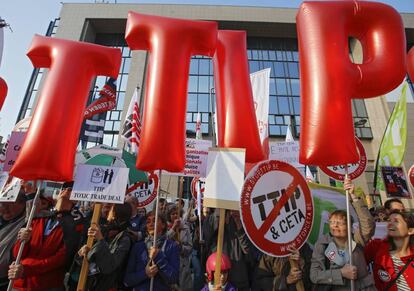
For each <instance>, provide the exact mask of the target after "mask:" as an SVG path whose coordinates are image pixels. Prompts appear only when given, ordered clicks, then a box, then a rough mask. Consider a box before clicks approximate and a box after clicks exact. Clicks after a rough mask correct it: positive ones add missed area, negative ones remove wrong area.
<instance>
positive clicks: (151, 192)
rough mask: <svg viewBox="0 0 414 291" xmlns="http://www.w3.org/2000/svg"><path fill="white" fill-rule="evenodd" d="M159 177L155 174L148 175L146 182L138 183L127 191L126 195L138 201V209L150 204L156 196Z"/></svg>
mask: <svg viewBox="0 0 414 291" xmlns="http://www.w3.org/2000/svg"><path fill="white" fill-rule="evenodd" d="M158 183H159V177H158V174H157V173H156V172H151V173H149V176H148V182H138V183H135V184H134V185H132V186H131V187H130V188H128V190H127V194H129V195H133V196H135V197H136V198H137V199H138V207H145V206H147V205H148V204H150V203H151V202H152V201H153V200H154V199H155V197H157V194H158Z"/></svg>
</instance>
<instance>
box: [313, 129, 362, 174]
mask: <svg viewBox="0 0 414 291" xmlns="http://www.w3.org/2000/svg"><path fill="white" fill-rule="evenodd" d="M355 142H356V145H357V150H358V153H359V161H358V162H357V163H353V164H348V175H349V179H351V180H354V179H356V178H358V177H359V176H361V175H362V173H363V172H364V171H365V168H366V167H367V155H366V153H365V149H364V146H363V145H362V142H361V141H360V140H359V139H358V138H357V137H355ZM320 169H321V170H322V171H323V172H324V173H325V174H327V175H328V176H329V177H331V178H333V179H335V180H338V181H343V180H344V179H345V165H338V166H330V167H325V166H320Z"/></svg>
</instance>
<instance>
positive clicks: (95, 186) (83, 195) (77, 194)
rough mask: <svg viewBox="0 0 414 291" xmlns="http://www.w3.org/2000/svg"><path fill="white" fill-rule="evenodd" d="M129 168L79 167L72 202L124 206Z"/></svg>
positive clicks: (71, 197) (71, 196)
mask: <svg viewBox="0 0 414 291" xmlns="http://www.w3.org/2000/svg"><path fill="white" fill-rule="evenodd" d="M128 174H129V169H128V168H117V167H105V166H95V165H83V164H81V165H78V167H77V171H76V176H75V183H74V185H73V189H72V194H71V195H70V200H76V201H92V202H108V203H118V204H123V203H124V198H125V189H126V187H127V183H128Z"/></svg>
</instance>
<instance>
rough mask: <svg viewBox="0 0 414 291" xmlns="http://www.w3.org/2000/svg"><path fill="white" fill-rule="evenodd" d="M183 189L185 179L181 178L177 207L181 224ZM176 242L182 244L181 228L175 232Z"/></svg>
mask: <svg viewBox="0 0 414 291" xmlns="http://www.w3.org/2000/svg"><path fill="white" fill-rule="evenodd" d="M183 188H184V177H183V176H181V177H180V183H179V187H178V206H177V214H178V217H179V218H180V224H181V219H182V218H181V208H182V206H181V201H182V199H183ZM175 240H176V241H177V242H180V227H179V228H178V229H176V230H175Z"/></svg>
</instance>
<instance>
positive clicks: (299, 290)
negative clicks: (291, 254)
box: [289, 259, 305, 291]
mask: <svg viewBox="0 0 414 291" xmlns="http://www.w3.org/2000/svg"><path fill="white" fill-rule="evenodd" d="M289 262H290V267H291V268H299V264H298V262H297V261H295V260H291V259H289ZM296 290H297V291H305V287H304V286H303V281H302V279H301V280H299V281H297V282H296Z"/></svg>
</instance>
